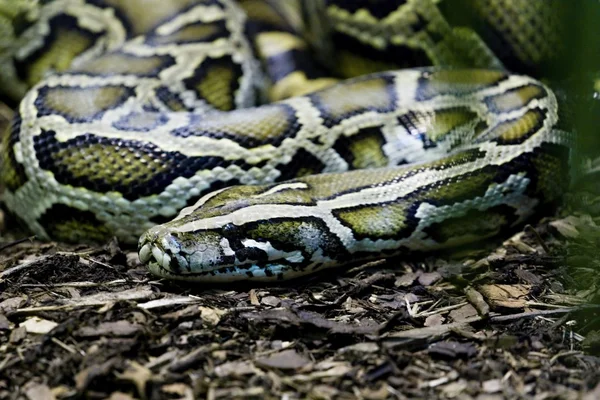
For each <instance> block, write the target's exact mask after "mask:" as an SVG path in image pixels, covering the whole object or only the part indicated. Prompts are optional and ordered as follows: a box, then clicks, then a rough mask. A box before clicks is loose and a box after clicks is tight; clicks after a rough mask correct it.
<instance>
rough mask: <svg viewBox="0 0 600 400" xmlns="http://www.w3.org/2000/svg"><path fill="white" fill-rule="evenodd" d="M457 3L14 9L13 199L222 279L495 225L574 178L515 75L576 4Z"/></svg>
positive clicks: (285, 272) (319, 264)
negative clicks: (560, 11) (563, 9)
mask: <svg viewBox="0 0 600 400" xmlns="http://www.w3.org/2000/svg"><path fill="white" fill-rule="evenodd" d="M452 3H454V4H453V5H452V6H450V5H449V2H447V1H434V0H412V1H410V0H409V1H399V0H398V1H393V0H390V1H386V2H384V1H379V2H373V1H366V0H365V1H353V2H344V1H334V0H331V1H287V2H286V1H268V0H247V1H240V2H233V1H229V0H204V1H192V0H174V1H168V2H167V1H162V0H160V1H159V0H151V1H149V0H143V1H142V0H127V1H125V0H87V1H85V0H54V1H44V2H29V1H18V2H8V1H6V0H4V1H0V31H1V32H3V33H4V34H3V35H2V37H3V38H5V39H2V40H1V41H0V65H2V66H3V68H2V72H1V74H0V83H2V85H3V86H4V88H5V89H4V95H5V97H7V98H12V99H14V100H15V101H17V100H19V101H20V102H19V106H18V108H17V113H16V114H17V115H16V118H15V120H14V121H13V123H12V125H11V127H10V130H9V132H8V134H7V135H5V137H4V139H3V142H2V148H1V152H0V157H1V162H2V164H1V170H0V174H1V176H0V178H1V180H2V183H3V186H4V187H5V191H4V193H3V201H4V204H5V205H6V206H7V208H8V209H9V210H11V211H12V212H13V213H14V214H16V215H17V216H18V217H19V218H20V219H21V220H22V221H23V222H24V224H25V225H26V226H27V227H28V228H29V229H30V230H31V231H32V232H34V233H35V234H36V236H37V237H39V238H41V239H50V238H54V239H59V240H65V241H75V242H78V241H88V242H89V241H103V240H107V239H108V238H110V237H112V236H116V237H118V238H119V239H120V240H121V241H123V242H125V243H135V242H138V243H139V256H140V260H141V261H142V262H143V263H146V264H148V266H149V269H150V271H152V272H153V273H155V274H157V275H159V276H163V277H167V278H172V279H181V280H196V281H209V282H210V281H220V282H230V281H235V280H282V279H291V278H295V277H298V276H302V275H306V274H309V273H314V272H317V271H320V270H323V269H325V268H330V267H336V266H340V265H345V264H347V263H349V262H351V261H360V260H369V259H373V258H377V257H382V256H383V257H389V256H393V255H398V254H403V253H406V252H427V251H432V250H438V249H444V248H450V247H454V246H458V245H462V244H465V243H470V242H473V241H475V240H481V239H485V238H489V237H492V236H496V235H499V234H501V233H502V232H503V231H506V230H508V229H511V228H512V227H514V226H518V225H519V224H522V223H523V222H524V221H526V220H528V218H530V217H531V216H532V215H533V214H534V213H536V212H537V211H538V210H540V209H541V207H542V206H543V205H544V204H548V203H552V202H555V201H556V200H557V199H559V198H560V196H561V194H562V193H563V191H564V190H565V188H566V187H567V186H568V183H569V168H570V163H571V159H572V148H573V147H572V144H573V141H574V134H572V133H570V130H569V129H568V128H566V127H565V126H563V124H562V119H561V118H560V117H559V102H558V101H557V97H556V96H555V94H554V93H553V91H552V90H551V89H550V88H549V87H548V86H547V85H546V84H543V83H541V82H540V81H538V80H536V79H533V78H530V77H528V76H525V75H521V74H519V72H530V71H535V67H537V66H540V65H543V64H544V63H550V62H553V60H554V59H555V57H556V51H557V48H558V46H557V45H556V42H557V41H558V40H559V38H560V26H559V24H558V23H556V21H555V18H554V10H555V9H556V8H557V7H559V5H558V2H556V1H546V0H522V1H509V0H499V1H496V2H494V3H493V4H490V3H489V2H484V1H478V0H461V1H459V2H452ZM9 4H10V5H9ZM460 4H462V5H463V6H464V7H465V10H467V11H468V13H467V14H468V15H466V14H465V13H456V12H454V13H453V12H451V11H452V9H451V7H452V8H456V7H458V5H460ZM515 13H517V14H518V15H519V16H520V17H519V18H518V19H514V18H512V16H513V15H515ZM467 17H468V18H467ZM332 54H333V55H334V56H333V57H332ZM425 66H430V67H428V68H424V67H425ZM431 66H432V67H431ZM406 67H420V68H416V69H411V68H408V69H404V68H406ZM453 67H454V68H453ZM457 67H460V68H458V69H457ZM508 70H510V71H513V72H514V73H509V72H507V71H508Z"/></svg>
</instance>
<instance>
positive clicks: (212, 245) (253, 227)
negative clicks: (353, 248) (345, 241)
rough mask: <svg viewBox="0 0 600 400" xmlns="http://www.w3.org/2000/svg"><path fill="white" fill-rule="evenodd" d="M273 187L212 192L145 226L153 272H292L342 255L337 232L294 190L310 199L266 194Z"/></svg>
mask: <svg viewBox="0 0 600 400" xmlns="http://www.w3.org/2000/svg"><path fill="white" fill-rule="evenodd" d="M272 187H273V186H267V187H265V186H239V187H234V188H229V189H225V190H224V191H221V192H219V193H218V194H217V195H214V194H211V195H208V196H209V197H208V198H207V197H205V198H204V199H201V200H200V201H199V202H198V203H197V204H196V205H195V206H192V207H190V208H188V209H184V210H183V211H182V212H181V213H180V215H179V216H178V217H177V218H176V219H174V220H173V221H171V222H168V223H166V224H163V225H158V226H156V227H153V228H152V229H150V230H149V231H148V232H146V233H145V234H144V235H143V236H142V237H141V239H140V243H139V256H140V260H141V261H142V262H143V263H145V264H148V267H149V269H150V271H151V272H152V273H154V274H156V275H159V276H162V277H165V278H170V279H180V280H190V281H192V280H193V281H205V282H219V281H223V282H231V281H236V280H250V279H251V280H260V281H270V280H278V279H290V278H294V277H297V276H301V275H304V274H308V273H310V272H312V271H314V270H315V269H317V268H322V267H329V266H333V265H334V264H337V262H338V261H337V260H340V259H341V258H343V257H340V253H341V251H342V249H343V246H342V245H341V243H340V242H339V239H335V238H333V237H332V236H334V235H330V234H328V233H327V232H328V230H327V229H326V227H325V226H323V224H324V223H323V221H322V220H320V219H319V218H318V217H315V216H314V215H309V212H308V211H309V210H304V208H305V207H302V206H297V205H296V206H294V205H290V204H289V199H290V198H289V196H290V195H293V196H296V199H297V200H300V201H302V200H304V201H308V199H306V197H305V196H304V197H303V195H302V193H295V194H292V193H291V192H290V193H286V198H285V201H286V203H285V204H282V203H281V202H280V201H281V200H282V198H281V193H280V192H278V191H273V195H269V194H267V195H265V196H261V193H265V192H268V191H269V190H272ZM270 188H271V189H270ZM290 190H292V191H295V190H296V188H294V187H292V189H290ZM278 201H279V203H278ZM298 207H299V208H298ZM309 208H311V207H309ZM300 210H302V212H301V213H300V214H299V213H298V211H300ZM313 211H314V210H313ZM301 214H306V215H301ZM334 253H335V254H334ZM334 259H335V260H336V261H335V262H333V260H334Z"/></svg>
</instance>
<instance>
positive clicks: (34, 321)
mask: <svg viewBox="0 0 600 400" xmlns="http://www.w3.org/2000/svg"><path fill="white" fill-rule="evenodd" d="M19 326H20V327H23V328H25V330H26V331H27V333H36V334H39V335H45V334H46V333H48V332H50V331H51V330H52V329H54V328H56V327H57V326H58V324H57V323H56V322H54V321H49V320H47V319H42V318H39V317H31V318H27V319H26V320H25V321H24V322H21V323H20V324H19Z"/></svg>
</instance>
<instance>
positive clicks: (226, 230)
mask: <svg viewBox="0 0 600 400" xmlns="http://www.w3.org/2000/svg"><path fill="white" fill-rule="evenodd" d="M221 229H222V230H223V235H224V236H227V237H236V236H238V234H239V231H240V229H239V227H238V226H237V225H234V224H233V223H229V224H227V225H223V227H222V228H221Z"/></svg>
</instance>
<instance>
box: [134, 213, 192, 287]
mask: <svg viewBox="0 0 600 400" xmlns="http://www.w3.org/2000/svg"><path fill="white" fill-rule="evenodd" d="M179 250H180V245H179V243H178V241H177V240H176V239H175V238H174V237H173V235H172V234H171V232H170V231H169V229H167V228H165V227H164V226H161V225H158V226H155V227H153V228H151V229H150V230H148V231H147V232H146V233H145V234H144V235H142V236H141V238H140V241H139V245H138V256H139V258H140V261H141V262H142V263H143V264H147V265H148V267H149V268H150V270H151V271H152V272H153V273H155V274H157V275H159V276H170V275H172V274H178V273H180V269H181V267H182V266H184V265H182V263H185V259H183V261H182V260H180V259H181V258H182V257H178V253H179Z"/></svg>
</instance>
